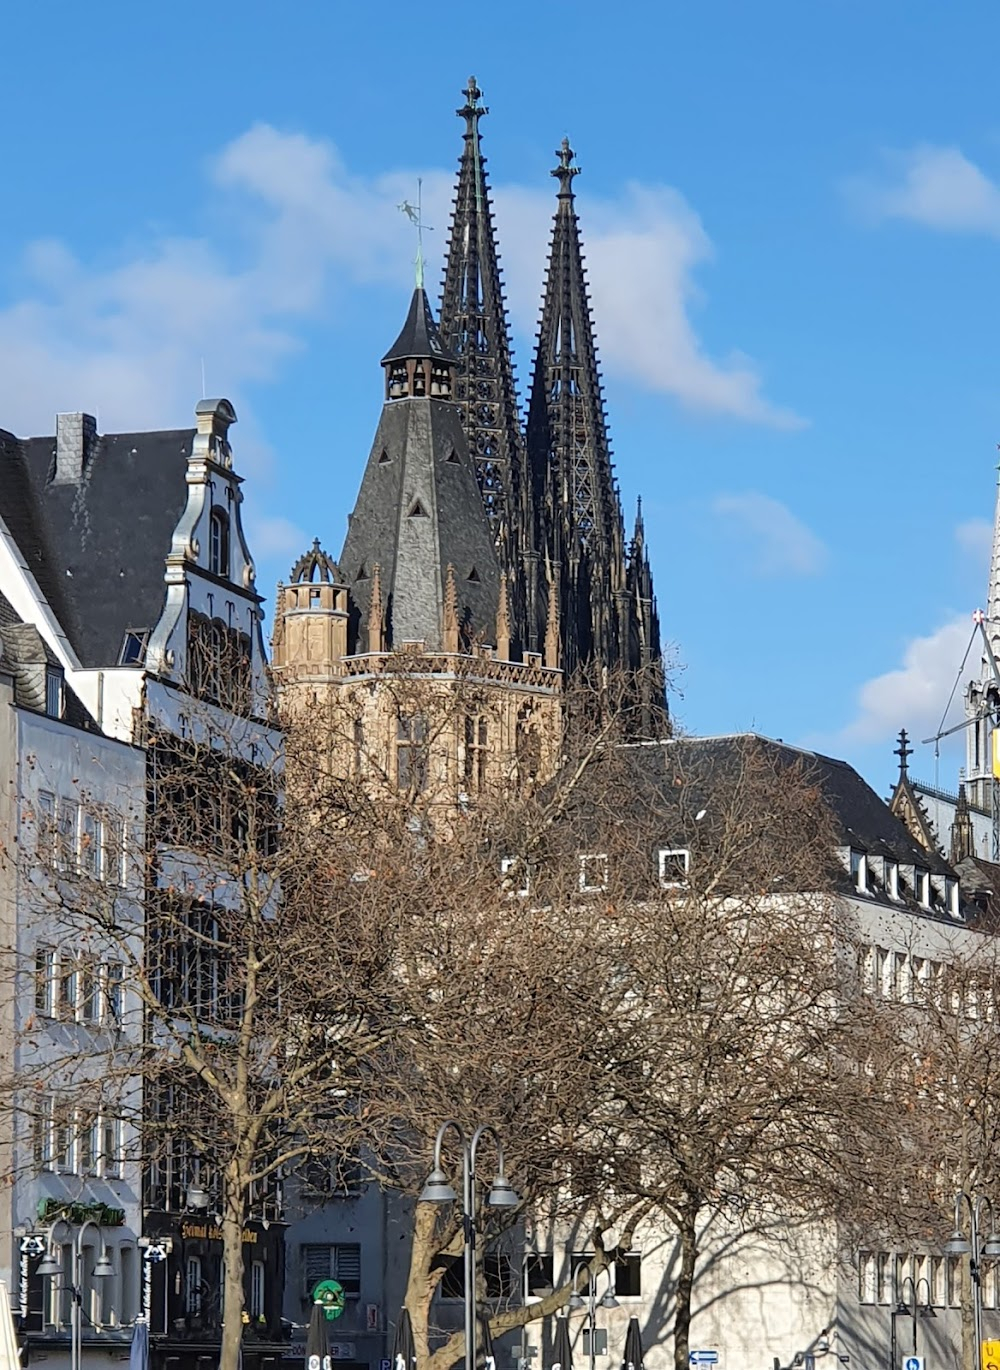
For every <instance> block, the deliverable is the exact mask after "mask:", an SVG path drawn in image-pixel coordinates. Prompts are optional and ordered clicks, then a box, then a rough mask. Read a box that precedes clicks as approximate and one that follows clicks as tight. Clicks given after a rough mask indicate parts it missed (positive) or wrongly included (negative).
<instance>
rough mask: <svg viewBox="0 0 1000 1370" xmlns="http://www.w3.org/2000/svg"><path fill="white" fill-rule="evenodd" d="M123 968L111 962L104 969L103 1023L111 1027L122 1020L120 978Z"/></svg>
mask: <svg viewBox="0 0 1000 1370" xmlns="http://www.w3.org/2000/svg"><path fill="white" fill-rule="evenodd" d="M124 971H125V967H124V966H123V965H122V964H121V963H120V962H119V961H112V962H110V963H109V964H108V965H107V966H105V968H104V1021H105V1022H106V1023H110V1024H111V1026H112V1027H116V1026H119V1025H120V1024H121V1020H122V978H123V976H124Z"/></svg>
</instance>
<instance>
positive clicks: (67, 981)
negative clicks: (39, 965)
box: [56, 952, 79, 1023]
mask: <svg viewBox="0 0 1000 1370" xmlns="http://www.w3.org/2000/svg"><path fill="white" fill-rule="evenodd" d="M78 984H79V980H78V977H77V973H76V962H75V961H74V960H73V958H72V957H70V956H67V955H66V953H65V952H64V953H63V954H62V955H61V956H60V957H59V970H58V975H57V978H56V986H57V992H58V1003H57V1005H56V1016H57V1017H58V1018H61V1019H62V1020H63V1022H67V1023H69V1022H75V1020H76V996H77V988H78Z"/></svg>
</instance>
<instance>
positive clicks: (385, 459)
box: [378, 447, 392, 466]
mask: <svg viewBox="0 0 1000 1370" xmlns="http://www.w3.org/2000/svg"><path fill="white" fill-rule="evenodd" d="M390 461H392V458H391V457H390V456H389V453H388V452H387V451H386V450H385V448H384V447H383V448H382V455H381V456H380V457H379V459H378V464H379V466H388V465H389V463H390Z"/></svg>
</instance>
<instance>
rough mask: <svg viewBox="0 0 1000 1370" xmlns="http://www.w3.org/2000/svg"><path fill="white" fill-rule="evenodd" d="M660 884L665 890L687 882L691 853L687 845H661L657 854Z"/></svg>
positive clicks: (678, 886)
mask: <svg viewBox="0 0 1000 1370" xmlns="http://www.w3.org/2000/svg"><path fill="white" fill-rule="evenodd" d="M656 859H657V867H658V872H659V877H660V885H661V887H662V888H663V889H665V890H671V889H679V888H680V887H681V886H682V885H686V884H687V877H688V867H689V866H690V864H691V853H690V852H689V851H688V850H687V848H686V847H661V848H660V850H659V851H658V852H657V854H656Z"/></svg>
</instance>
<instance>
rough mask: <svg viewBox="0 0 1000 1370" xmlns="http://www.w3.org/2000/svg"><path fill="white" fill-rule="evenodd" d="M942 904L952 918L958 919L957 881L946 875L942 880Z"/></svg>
mask: <svg viewBox="0 0 1000 1370" xmlns="http://www.w3.org/2000/svg"><path fill="white" fill-rule="evenodd" d="M944 902H945V907H946V908H947V910H948V912H949V914H950V915H951V916H952V918H957V917H958V881H957V880H955V879H953V878H952V876H950V875H946V876H945V880H944Z"/></svg>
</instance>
